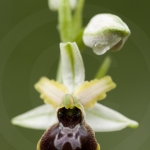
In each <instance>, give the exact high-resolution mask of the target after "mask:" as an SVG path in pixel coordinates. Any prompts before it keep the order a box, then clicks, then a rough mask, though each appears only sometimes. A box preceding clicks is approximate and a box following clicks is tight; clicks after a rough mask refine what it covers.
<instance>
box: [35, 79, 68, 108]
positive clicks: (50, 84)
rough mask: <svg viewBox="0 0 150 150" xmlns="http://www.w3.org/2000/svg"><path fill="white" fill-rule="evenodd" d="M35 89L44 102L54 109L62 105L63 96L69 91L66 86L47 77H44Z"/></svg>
mask: <svg viewBox="0 0 150 150" xmlns="http://www.w3.org/2000/svg"><path fill="white" fill-rule="evenodd" d="M35 89H36V90H37V91H38V92H39V93H40V94H41V95H40V97H41V98H42V99H43V100H44V102H45V103H48V104H51V105H52V106H53V107H57V106H58V105H60V104H61V101H62V97H63V95H64V94H66V93H68V89H67V88H66V87H65V86H64V85H62V84H60V83H58V82H56V81H54V80H49V79H48V78H46V77H42V78H41V79H40V80H39V81H38V82H37V83H36V84H35Z"/></svg>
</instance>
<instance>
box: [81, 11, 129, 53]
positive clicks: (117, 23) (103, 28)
mask: <svg viewBox="0 0 150 150" xmlns="http://www.w3.org/2000/svg"><path fill="white" fill-rule="evenodd" d="M129 35H130V30H129V28H128V26H127V25H126V24H125V23H124V22H123V21H122V20H121V19H120V18H119V17H118V16H116V15H113V14H98V15H96V16H94V17H93V18H92V19H91V20H90V22H89V23H88V25H87V27H86V28H85V30H84V33H83V41H84V44H85V45H86V46H88V47H91V48H93V51H94V52H95V53H96V54H97V55H102V54H104V53H105V52H106V51H108V50H111V51H116V50H120V49H121V48H122V46H123V45H124V43H125V41H126V40H127V38H128V37H129Z"/></svg>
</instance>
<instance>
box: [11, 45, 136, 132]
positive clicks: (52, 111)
mask: <svg viewBox="0 0 150 150" xmlns="http://www.w3.org/2000/svg"><path fill="white" fill-rule="evenodd" d="M60 50H61V62H62V68H63V69H62V78H63V83H58V82H56V81H54V80H49V79H48V78H47V77H42V78H41V79H40V80H39V81H38V82H37V83H36V84H35V89H36V90H37V91H38V92H39V93H40V97H41V98H42V99H43V100H44V102H45V104H44V105H42V106H39V107H37V108H34V109H33V110H30V111H28V112H26V113H24V114H21V115H19V116H17V117H15V118H13V119H12V123H13V124H15V125H18V126H23V127H27V128H33V129H42V130H45V129H48V128H49V127H50V126H52V125H53V124H54V123H56V122H58V119H57V116H56V108H59V106H60V105H61V104H62V98H63V96H65V95H66V94H70V95H72V96H73V97H75V98H76V99H78V101H79V103H80V104H81V105H82V106H83V108H84V111H85V121H86V123H87V124H88V125H89V126H90V127H91V128H92V129H93V130H94V131H97V132H108V131H117V130H121V129H123V128H125V127H127V126H128V127H132V128H135V127H137V126H138V123H137V122H136V121H133V120H131V119H129V118H127V117H125V116H123V115H122V114H120V113H119V112H116V111H115V110H112V109H111V108H108V107H106V106H104V105H102V104H99V103H98V102H97V101H98V100H102V99H104V98H105V97H106V92H108V91H110V90H112V89H113V88H115V87H116V85H115V83H114V82H113V81H112V79H111V77H110V76H105V77H103V78H101V79H94V80H91V81H90V82H89V81H84V78H85V71H84V65H83V60H82V57H81V54H80V51H79V49H78V47H77V45H76V43H69V42H68V43H61V44H60Z"/></svg>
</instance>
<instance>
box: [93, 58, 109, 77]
mask: <svg viewBox="0 0 150 150" xmlns="http://www.w3.org/2000/svg"><path fill="white" fill-rule="evenodd" d="M110 64H111V59H110V57H106V58H105V60H104V61H103V63H102V65H101V66H100V68H99V70H98V72H97V74H96V75H95V78H97V79H100V78H102V77H103V76H104V75H106V73H107V72H108V70H109V68H110Z"/></svg>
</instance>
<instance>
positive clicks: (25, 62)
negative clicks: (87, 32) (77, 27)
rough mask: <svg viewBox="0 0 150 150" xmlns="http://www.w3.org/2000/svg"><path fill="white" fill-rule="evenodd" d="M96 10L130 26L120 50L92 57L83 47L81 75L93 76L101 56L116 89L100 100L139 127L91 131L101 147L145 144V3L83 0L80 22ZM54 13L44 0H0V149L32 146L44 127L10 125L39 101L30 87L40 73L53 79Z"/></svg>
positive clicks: (149, 80) (148, 64) (149, 130)
mask: <svg viewBox="0 0 150 150" xmlns="http://www.w3.org/2000/svg"><path fill="white" fill-rule="evenodd" d="M98 13H113V14H116V15H118V16H120V17H121V18H122V19H123V20H124V21H125V22H126V23H127V24H128V26H129V28H130V29H131V32H132V34H131V36H130V38H129V40H128V41H127V42H126V44H125V46H124V47H123V48H122V50H121V51H119V52H116V53H110V52H108V53H106V54H105V55H103V56H96V55H95V54H93V52H92V50H91V49H88V48H86V49H85V51H84V52H83V59H84V63H85V68H86V79H87V80H90V79H92V78H93V77H94V75H95V73H96V71H97V68H98V67H99V66H100V65H101V63H102V61H103V60H104V58H105V57H106V56H108V55H109V56H110V57H111V58H112V65H111V68H110V70H109V72H108V74H109V75H111V76H112V78H113V80H114V81H115V82H116V83H117V88H116V89H115V90H113V91H111V92H109V93H108V96H107V98H106V99H105V100H103V101H101V102H100V103H102V104H104V105H106V106H108V107H111V108H113V109H115V110H117V111H119V112H121V113H122V114H124V115H126V116H128V117H129V118H131V119H134V120H136V121H138V122H139V124H140V126H139V128H138V129H130V128H126V129H124V130H122V131H118V132H108V133H96V137H97V140H98V142H99V143H100V145H101V149H102V150H149V147H150V104H149V103H150V92H149V90H150V28H149V27H150V20H149V15H150V2H149V1H147V0H143V1H140V0H132V1H129V0H128V1H123V0H99V1H98V0H97V1H96V0H95V1H91V0H86V5H85V8H84V13H83V16H84V25H86V24H87V22H88V21H89V20H90V18H91V17H92V16H94V15H95V14H98ZM59 41H60V39H59V34H58V31H57V13H55V12H52V11H50V10H49V9H48V6H47V0H32V1H31V0H24V1H20V0H1V1H0V149H1V150H34V149H36V144H37V141H38V140H39V138H40V137H41V135H42V134H43V132H44V131H39V130H32V129H26V128H21V127H18V126H13V125H12V124H11V123H10V120H11V118H13V117H15V116H17V115H19V114H21V113H24V112H26V111H28V110H30V109H33V108H34V107H36V106H39V105H41V104H43V101H42V100H41V99H40V98H39V94H38V93H37V92H36V91H35V89H34V87H33V85H34V84H35V83H36V82H37V81H38V80H39V78H40V77H41V76H47V77H49V78H55V76H56V70H57V64H58V60H59Z"/></svg>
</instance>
